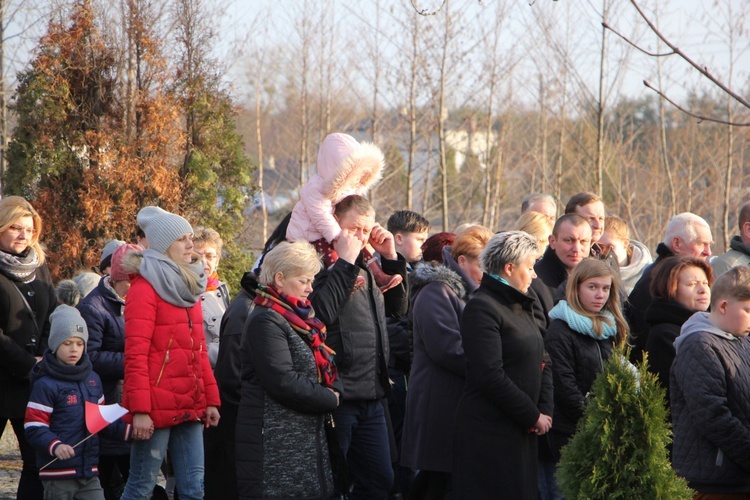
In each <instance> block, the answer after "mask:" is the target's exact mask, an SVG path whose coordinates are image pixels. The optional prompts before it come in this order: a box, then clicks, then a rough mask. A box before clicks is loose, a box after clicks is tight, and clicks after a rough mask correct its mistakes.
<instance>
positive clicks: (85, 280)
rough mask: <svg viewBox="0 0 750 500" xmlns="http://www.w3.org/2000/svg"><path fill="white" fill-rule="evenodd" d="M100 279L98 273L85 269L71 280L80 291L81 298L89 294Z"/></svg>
mask: <svg viewBox="0 0 750 500" xmlns="http://www.w3.org/2000/svg"><path fill="white" fill-rule="evenodd" d="M101 279H102V277H101V276H99V275H98V274H96V273H90V272H86V271H84V272H82V273H80V274H79V275H77V276H76V277H74V278H73V281H75V282H76V285H78V289H79V290H80V291H81V299H83V298H84V297H86V296H87V295H88V294H90V293H91V292H92V291H93V290H94V288H96V287H97V286H98V285H99V280H101Z"/></svg>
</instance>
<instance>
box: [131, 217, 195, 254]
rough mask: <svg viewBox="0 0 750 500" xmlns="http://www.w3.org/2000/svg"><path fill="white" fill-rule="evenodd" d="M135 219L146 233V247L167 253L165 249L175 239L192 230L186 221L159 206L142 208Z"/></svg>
mask: <svg viewBox="0 0 750 500" xmlns="http://www.w3.org/2000/svg"><path fill="white" fill-rule="evenodd" d="M136 219H137V220H138V225H139V226H141V229H143V232H144V233H146V239H147V240H148V247H149V248H150V249H152V250H156V251H157V252H159V253H167V249H168V248H169V247H170V245H171V244H172V243H174V242H175V240H177V239H178V238H179V237H180V236H182V235H183V234H185V233H192V232H193V228H192V226H191V225H190V224H189V223H188V221H186V220H185V219H183V218H182V217H180V216H179V215H176V214H173V213H169V212H167V211H166V210H162V209H161V208H159V207H144V208H142V209H141V211H140V212H138V217H137V218H136Z"/></svg>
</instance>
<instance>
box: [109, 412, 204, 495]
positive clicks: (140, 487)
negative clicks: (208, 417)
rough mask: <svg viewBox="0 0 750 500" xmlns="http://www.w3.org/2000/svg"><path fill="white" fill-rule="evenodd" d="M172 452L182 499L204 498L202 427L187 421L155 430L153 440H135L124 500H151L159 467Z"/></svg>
mask: <svg viewBox="0 0 750 500" xmlns="http://www.w3.org/2000/svg"><path fill="white" fill-rule="evenodd" d="M167 449H169V458H170V461H171V463H172V465H173V467H174V473H175V478H176V479H177V490H178V491H179V492H180V499H182V500H192V499H201V498H203V425H202V424H201V423H200V422H188V423H184V424H180V425H177V426H175V427H168V428H165V429H156V430H154V434H153V435H152V436H151V439H148V440H146V441H133V446H132V448H131V451H130V476H129V477H128V484H127V485H125V491H124V492H123V494H122V500H148V499H149V498H151V495H152V493H153V492H154V486H155V485H156V480H157V475H158V474H159V467H161V463H162V462H163V461H164V455H165V454H166V452H167Z"/></svg>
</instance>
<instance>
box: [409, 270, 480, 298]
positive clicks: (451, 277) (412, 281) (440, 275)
mask: <svg viewBox="0 0 750 500" xmlns="http://www.w3.org/2000/svg"><path fill="white" fill-rule="evenodd" d="M433 282H439V283H442V284H444V285H446V286H448V287H449V288H450V289H451V290H453V291H454V292H455V293H456V295H458V296H459V297H461V299H463V298H465V296H466V288H465V287H464V284H463V280H462V279H461V277H460V276H459V275H458V274H457V273H456V272H454V271H452V270H450V269H448V268H447V267H444V266H440V265H438V266H434V267H433V266H430V265H424V266H419V267H418V268H417V269H415V270H414V272H412V273H411V274H410V275H409V287H410V288H411V290H412V292H413V293H416V292H417V291H418V290H419V289H421V288H423V287H425V286H427V285H429V284H430V283H433Z"/></svg>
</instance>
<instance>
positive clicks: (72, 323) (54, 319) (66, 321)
mask: <svg viewBox="0 0 750 500" xmlns="http://www.w3.org/2000/svg"><path fill="white" fill-rule="evenodd" d="M49 323H50V327H49V341H48V342H47V345H48V346H49V350H50V351H52V352H55V351H57V348H58V347H60V345H61V344H62V343H63V342H65V341H66V340H67V339H69V338H70V337H78V338H79V339H83V343H84V345H85V344H86V343H87V342H88V341H89V329H88V328H87V327H86V322H85V321H84V320H83V318H82V317H81V313H79V312H78V309H76V308H75V307H70V306H68V305H65V304H60V305H59V306H57V307H56V308H55V310H54V311H52V314H50V315H49Z"/></svg>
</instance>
